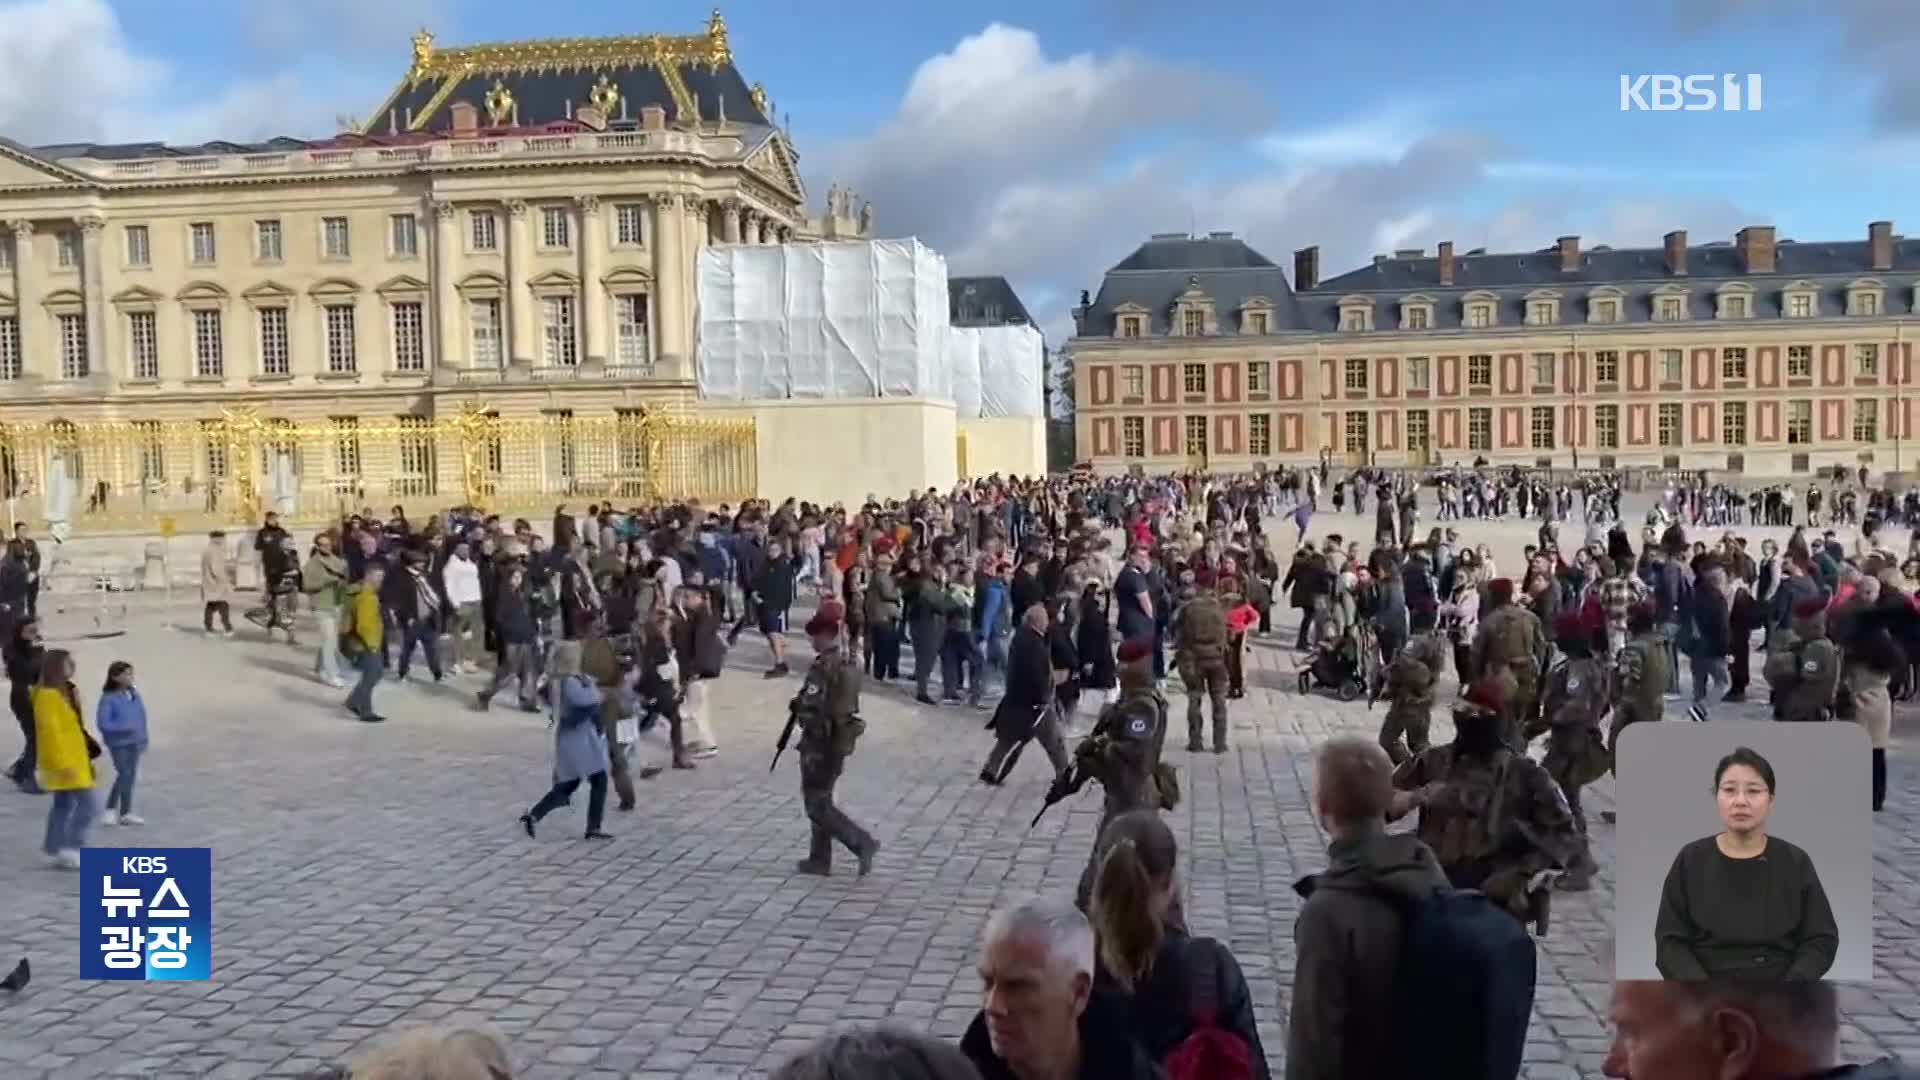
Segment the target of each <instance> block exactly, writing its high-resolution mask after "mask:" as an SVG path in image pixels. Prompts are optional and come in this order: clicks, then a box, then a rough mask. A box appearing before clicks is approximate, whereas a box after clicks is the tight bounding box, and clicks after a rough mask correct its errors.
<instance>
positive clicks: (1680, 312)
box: [1653, 286, 1687, 322]
mask: <svg viewBox="0 0 1920 1080" xmlns="http://www.w3.org/2000/svg"><path fill="white" fill-rule="evenodd" d="M1686 319H1687V293H1686V290H1685V289H1681V288H1679V287H1677V286H1676V287H1674V288H1672V289H1671V290H1667V291H1663V292H1659V293H1655V294H1654V297H1653V321H1654V322H1685V321H1686Z"/></svg>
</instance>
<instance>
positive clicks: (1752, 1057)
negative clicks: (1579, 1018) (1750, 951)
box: [1602, 979, 1916, 1080]
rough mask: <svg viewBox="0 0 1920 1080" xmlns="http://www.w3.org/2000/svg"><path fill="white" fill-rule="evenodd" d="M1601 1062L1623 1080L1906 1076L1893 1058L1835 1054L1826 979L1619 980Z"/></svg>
mask: <svg viewBox="0 0 1920 1080" xmlns="http://www.w3.org/2000/svg"><path fill="white" fill-rule="evenodd" d="M1609 1015H1610V1018H1611V1019H1612V1021H1613V1045H1612V1047H1611V1048H1609V1049H1608V1051H1607V1060H1606V1063H1605V1064H1604V1065H1603V1066H1602V1069H1603V1071H1604V1072H1605V1074H1606V1075H1608V1076H1613V1077H1621V1078H1625V1080H1692V1078H1694V1077H1702V1076H1712V1077H1720V1078H1723V1080H1842V1078H1845V1080H1914V1078H1915V1076H1916V1074H1915V1073H1914V1072H1913V1071H1912V1070H1910V1069H1908V1068H1906V1067H1904V1066H1902V1065H1901V1064H1900V1062H1899V1061H1898V1060H1896V1059H1893V1058H1883V1059H1881V1060H1879V1061H1876V1062H1873V1063H1871V1064H1867V1065H1842V1064H1840V1063H1839V1061H1838V1060H1837V1059H1838V1056H1839V1043H1840V1038H1839V1034H1840V1015H1839V1007H1838V1005H1837V996H1836V991H1835V989H1834V986H1833V984H1832V983H1829V982H1784V983H1774V982H1761V981H1758V980H1733V979H1728V980H1717V979H1716V980H1707V981H1701V982H1686V981H1676V980H1671V979H1667V980H1620V981H1617V982H1615V983H1614V984H1613V1004H1612V1007H1611V1008H1610V1009H1609Z"/></svg>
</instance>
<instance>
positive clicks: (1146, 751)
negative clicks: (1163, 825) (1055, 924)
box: [1069, 686, 1180, 911]
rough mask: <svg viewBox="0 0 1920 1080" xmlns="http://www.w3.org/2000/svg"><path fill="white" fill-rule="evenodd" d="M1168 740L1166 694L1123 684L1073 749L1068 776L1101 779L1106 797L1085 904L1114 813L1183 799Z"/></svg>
mask: <svg viewBox="0 0 1920 1080" xmlns="http://www.w3.org/2000/svg"><path fill="white" fill-rule="evenodd" d="M1166 741H1167V699H1166V698H1163V697H1161V696H1160V694H1159V693H1158V692H1157V691H1155V690H1154V689H1153V687H1152V686H1144V687H1131V688H1127V689H1125V690H1123V696H1122V697H1121V699H1120V700H1119V701H1117V702H1115V703H1113V704H1112V705H1109V706H1107V707H1106V708H1105V709H1103V710H1101V712H1100V718H1099V719H1098V720H1095V721H1094V724H1093V730H1092V731H1091V732H1089V733H1088V734H1087V737H1086V738H1084V739H1082V740H1080V745H1079V746H1077V747H1075V748H1074V751H1073V770H1072V773H1071V774H1070V775H1071V777H1072V779H1071V781H1070V782H1069V783H1070V788H1071V789H1072V790H1075V791H1077V790H1079V789H1080V787H1081V786H1082V785H1084V784H1085V783H1086V782H1087V781H1089V780H1094V781H1098V782H1099V784H1100V790H1101V791H1102V792H1103V793H1104V797H1105V802H1104V805H1103V806H1102V807H1101V810H1100V827H1099V829H1098V830H1096V831H1095V832H1094V834H1093V847H1094V850H1093V855H1092V856H1091V857H1090V858H1088V860H1087V868H1086V870H1085V871H1083V872H1082V873H1081V875H1080V885H1079V889H1078V891H1077V892H1076V894H1075V896H1076V900H1075V902H1076V903H1078V904H1079V905H1080V909H1081V910H1082V911H1085V910H1087V906H1088V904H1089V903H1090V902H1091V900H1092V897H1093V878H1094V873H1095V871H1097V870H1098V869H1099V859H1100V838H1101V837H1102V836H1103V835H1105V834H1106V831H1107V825H1108V824H1109V823H1110V822H1112V821H1113V819H1114V818H1116V817H1119V816H1120V815H1121V814H1124V813H1127V812H1129V811H1132V810H1171V809H1173V807H1174V805H1175V804H1176V803H1178V802H1179V799H1180V791H1179V784H1178V783H1177V782H1176V781H1175V779H1174V775H1173V769H1172V767H1171V766H1166V765H1162V764H1161V763H1160V752H1161V750H1162V748H1163V747H1164V746H1165V744H1166Z"/></svg>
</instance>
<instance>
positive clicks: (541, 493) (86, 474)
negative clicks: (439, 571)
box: [0, 407, 758, 533]
mask: <svg viewBox="0 0 1920 1080" xmlns="http://www.w3.org/2000/svg"><path fill="white" fill-rule="evenodd" d="M754 436H755V432H754V424H753V421H752V420H750V419H740V418H713V417H702V416H698V415H684V414H678V413H673V414H669V413H660V412H654V411H648V410H638V409H636V410H630V411H625V412H621V413H617V414H615V415H612V416H593V417H572V416H567V415H564V414H559V415H556V414H543V415H541V416H539V417H501V416H499V415H498V414H496V413H493V412H489V411H487V410H485V409H483V408H478V407H470V408H467V409H465V410H463V411H461V412H460V413H458V414H456V415H453V416H443V417H426V416H417V417H399V418H394V417H332V418H329V419H325V420H320V421H311V420H309V421H291V420H280V419H267V418H263V417H261V416H260V415H259V414H258V413H256V412H254V411H253V410H250V409H229V410H226V411H224V412H222V414H221V415H220V416H218V417H216V418H210V419H202V420H131V421H122V422H115V423H72V422H68V421H64V420H55V421H52V422H49V423H35V424H15V425H0V494H4V495H5V496H6V502H7V508H8V511H9V514H10V516H11V517H12V519H13V520H17V521H25V522H28V523H30V525H31V526H32V527H34V528H36V529H38V528H40V527H42V526H44V525H45V524H46V523H49V522H53V521H58V520H66V521H68V522H69V523H70V525H71V528H72V529H73V531H74V532H75V533H88V532H149V531H160V530H162V529H165V530H167V531H173V530H178V531H182V532H186V531H194V530H200V529H208V528H213V527H216V526H220V525H237V524H250V523H256V522H258V521H259V518H260V515H261V514H263V513H265V512H266V511H268V510H276V511H278V512H279V513H280V515H281V517H282V518H284V519H287V520H289V521H292V522H296V523H317V522H322V521H326V520H329V519H331V518H334V517H337V516H339V515H342V514H348V513H358V512H360V511H362V510H365V509H371V510H372V511H374V512H376V513H378V514H380V515H381V516H383V517H384V516H385V515H386V514H387V512H388V510H389V508H391V507H393V506H396V505H398V506H401V507H404V508H405V509H406V510H407V512H408V513H409V515H417V514H424V513H431V512H434V511H437V510H440V509H443V508H445V507H448V506H454V505H460V504H467V505H472V506H477V507H481V508H483V509H485V510H487V511H490V512H497V513H501V514H521V513H525V514H535V513H546V512H550V511H551V510H552V509H553V507H554V505H555V504H556V503H559V502H600V501H609V500H610V501H612V502H613V503H614V504H615V505H618V506H629V505H640V504H646V503H652V502H658V501H664V500H679V499H688V498H698V499H701V500H704V501H707V502H717V501H739V500H741V499H745V498H751V497H753V496H754V495H756V494H757V486H758V484H757V471H756V466H755V438H754Z"/></svg>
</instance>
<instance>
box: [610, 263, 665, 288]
mask: <svg viewBox="0 0 1920 1080" xmlns="http://www.w3.org/2000/svg"><path fill="white" fill-rule="evenodd" d="M600 284H602V285H605V286H607V287H608V288H618V287H622V286H625V287H632V286H635V285H652V284H653V275H652V274H650V273H648V272H646V271H645V270H642V269H641V268H639V267H637V266H622V267H619V268H617V269H615V270H612V271H610V272H609V273H607V274H606V275H604V276H602V277H601V278H600Z"/></svg>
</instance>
